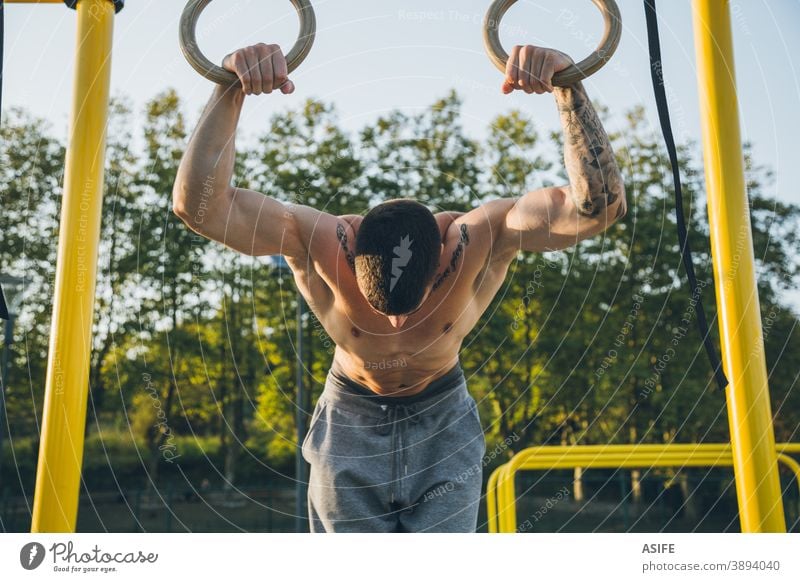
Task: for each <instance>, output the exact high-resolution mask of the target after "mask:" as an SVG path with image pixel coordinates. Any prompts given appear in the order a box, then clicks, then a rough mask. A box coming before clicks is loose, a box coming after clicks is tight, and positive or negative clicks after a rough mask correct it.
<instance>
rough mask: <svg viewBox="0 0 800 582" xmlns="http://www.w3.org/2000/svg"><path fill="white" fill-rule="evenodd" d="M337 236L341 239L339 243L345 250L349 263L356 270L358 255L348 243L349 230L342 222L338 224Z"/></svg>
mask: <svg viewBox="0 0 800 582" xmlns="http://www.w3.org/2000/svg"><path fill="white" fill-rule="evenodd" d="M336 238H337V239H339V245H340V246H341V247H342V250H343V251H344V256H345V258H346V259H347V264H348V265H350V268H351V269H352V270H353V272H355V270H356V255H355V253H354V252H353V251H351V250H350V245H348V244H347V231H346V230H345V229H344V226H342V225H341V224H337V225H336Z"/></svg>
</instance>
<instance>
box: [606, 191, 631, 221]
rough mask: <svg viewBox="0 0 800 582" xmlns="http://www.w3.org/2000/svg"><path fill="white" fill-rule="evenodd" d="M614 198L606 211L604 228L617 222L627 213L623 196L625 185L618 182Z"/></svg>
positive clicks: (626, 204)
mask: <svg viewBox="0 0 800 582" xmlns="http://www.w3.org/2000/svg"><path fill="white" fill-rule="evenodd" d="M616 194H617V196H616V200H614V202H613V203H612V204H611V205H609V206H608V211H607V212H606V225H607V226H606V228H608V227H609V226H611V225H612V224H614V223H616V222H619V221H620V220H622V219H623V218H625V215H626V214H627V213H628V201H627V200H626V198H625V186H623V185H622V184H621V183H620V184H619V186H618V188H617V192H616Z"/></svg>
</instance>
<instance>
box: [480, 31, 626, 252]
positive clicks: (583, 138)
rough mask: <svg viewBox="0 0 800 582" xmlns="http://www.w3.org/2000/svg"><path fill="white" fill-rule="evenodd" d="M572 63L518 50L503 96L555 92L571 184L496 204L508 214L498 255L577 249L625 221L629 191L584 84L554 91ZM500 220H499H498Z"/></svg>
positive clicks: (541, 52)
mask: <svg viewBox="0 0 800 582" xmlns="http://www.w3.org/2000/svg"><path fill="white" fill-rule="evenodd" d="M571 64H572V61H571V60H570V59H569V57H567V56H566V55H564V54H563V53H560V52H558V51H555V50H551V49H543V48H539V47H531V46H528V47H515V49H514V51H512V54H511V56H510V57H509V64H508V68H507V71H506V81H505V84H504V86H503V90H504V92H506V93H509V92H511V90H523V91H525V92H526V93H540V94H541V93H545V92H551V93H553V94H554V96H555V100H556V104H557V106H558V110H559V113H560V116H561V125H562V128H563V132H564V164H565V167H566V170H567V175H568V177H569V184H568V185H566V186H561V187H552V188H543V189H540V190H536V191H534V192H529V193H528V194H525V195H524V196H522V197H521V198H519V199H516V200H504V201H497V204H495V205H494V206H495V208H496V209H497V211H500V212H502V213H503V216H502V218H501V220H500V221H499V224H498V228H497V230H496V231H495V232H496V236H495V237H494V243H495V246H496V247H497V250H498V251H501V250H502V249H507V250H508V251H509V252H513V251H515V250H525V251H546V250H559V249H564V248H568V247H571V246H574V245H575V244H577V243H578V242H579V241H581V240H583V239H585V238H589V237H591V236H594V235H596V234H598V233H600V232H602V231H604V230H605V229H607V228H608V227H609V226H611V225H612V224H613V223H614V222H616V221H617V220H619V219H620V218H622V217H623V216H624V215H625V212H626V208H627V204H626V201H625V187H624V185H623V181H622V176H621V174H620V171H619V167H618V166H617V162H616V160H615V157H614V152H613V150H612V148H611V143H610V142H609V139H608V135H607V134H606V131H605V129H604V128H603V125H602V123H601V122H600V119H599V117H598V116H597V112H596V111H595V109H594V107H593V106H592V103H591V101H590V99H589V97H588V96H587V94H586V90H585V89H584V88H583V85H582V84H581V83H576V84H575V85H572V86H570V87H553V86H552V84H551V83H552V78H553V75H554V74H555V73H557V72H558V71H561V70H563V69H565V68H567V67H568V66H569V65H571ZM498 218H500V217H498Z"/></svg>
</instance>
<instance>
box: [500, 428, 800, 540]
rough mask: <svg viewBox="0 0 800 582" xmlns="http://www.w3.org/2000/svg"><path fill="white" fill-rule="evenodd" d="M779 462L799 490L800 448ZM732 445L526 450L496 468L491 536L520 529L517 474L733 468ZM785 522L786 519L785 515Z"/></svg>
mask: <svg viewBox="0 0 800 582" xmlns="http://www.w3.org/2000/svg"><path fill="white" fill-rule="evenodd" d="M776 452H777V459H778V461H779V462H781V463H783V464H784V465H786V466H787V467H788V468H789V470H791V471H792V472H793V473H794V475H795V479H796V481H797V485H798V487H800V463H798V462H797V461H796V460H794V459H793V458H792V457H790V456H788V453H795V454H797V453H800V443H781V444H778V445H777V449H776ZM733 464H734V460H733V454H732V449H731V445H730V444H726V443H710V444H677V443H672V444H639V445H575V446H569V447H561V446H541V447H531V448H528V449H524V450H522V451H520V452H519V453H517V454H516V455H514V457H513V458H512V459H511V460H510V461H508V462H507V463H505V464H503V465H501V466H499V467H497V468H496V469H495V470H494V471H493V472H492V474H491V476H490V477H489V481H488V483H487V485H486V516H487V525H488V529H489V533H498V532H500V533H514V532H515V531H516V530H517V513H516V494H515V484H514V478H515V476H516V474H517V472H518V471H524V470H528V471H534V470H539V471H543V470H558V469H573V468H575V467H581V468H583V469H626V468H627V469H634V468H644V469H646V468H653V467H731V466H733ZM782 517H783V516H782Z"/></svg>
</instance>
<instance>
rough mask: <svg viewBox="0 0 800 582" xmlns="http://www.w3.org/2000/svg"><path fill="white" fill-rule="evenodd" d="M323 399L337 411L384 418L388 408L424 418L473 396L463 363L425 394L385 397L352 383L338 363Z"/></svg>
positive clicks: (330, 374)
mask: <svg viewBox="0 0 800 582" xmlns="http://www.w3.org/2000/svg"><path fill="white" fill-rule="evenodd" d="M322 396H323V398H324V399H325V400H326V401H327V402H329V403H331V404H332V405H333V406H334V407H339V408H343V409H345V410H350V411H352V412H356V413H358V414H365V415H368V416H378V417H380V416H382V415H383V413H384V411H385V410H386V408H387V407H406V408H409V407H412V408H414V410H415V411H416V412H417V413H420V414H427V413H432V412H433V411H434V410H440V409H441V408H442V407H449V406H455V405H457V404H458V403H460V402H461V401H462V400H464V399H465V398H466V397H468V396H469V393H468V392H467V381H466V379H465V377H464V371H463V370H462V369H461V364H460V363H456V364H455V365H454V366H453V367H452V368H450V370H448V371H447V372H445V373H444V374H443V375H442V376H439V377H438V378H436V379H435V380H434V381H432V382H431V383H430V384H428V385H427V386H426V387H425V389H424V390H422V392H419V393H417V394H414V395H412V396H382V395H380V394H375V392H373V391H372V390H370V389H369V388H367V387H366V386H364V385H363V384H359V383H358V382H356V381H355V380H353V379H351V378H350V377H349V376H347V374H345V372H344V370H342V368H341V366H340V365H339V364H338V362H337V361H336V360H334V361H333V364H332V365H331V369H330V371H329V372H328V377H327V381H326V382H325V389H324V390H323V392H322Z"/></svg>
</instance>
